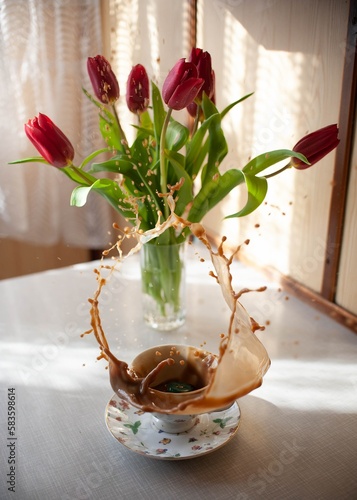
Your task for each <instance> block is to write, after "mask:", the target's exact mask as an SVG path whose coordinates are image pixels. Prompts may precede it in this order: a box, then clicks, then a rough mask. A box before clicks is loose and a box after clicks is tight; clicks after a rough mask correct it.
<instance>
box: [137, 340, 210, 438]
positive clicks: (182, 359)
mask: <svg viewBox="0 0 357 500" xmlns="http://www.w3.org/2000/svg"><path fill="white" fill-rule="evenodd" d="M168 358H171V359H173V360H174V361H175V362H174V364H170V365H167V366H164V367H163V368H162V370H161V371H160V372H159V374H158V375H157V377H156V378H155V380H154V381H153V382H152V383H151V384H150V392H152V393H153V394H154V395H155V401H156V402H157V403H158V404H157V409H158V411H157V412H153V413H152V415H153V423H154V425H155V426H156V427H157V428H158V429H160V430H162V431H165V432H168V433H180V432H185V431H187V430H189V429H190V428H191V427H193V425H194V424H195V419H196V415H190V414H181V412H180V414H178V413H174V414H168V413H162V412H160V409H162V410H167V408H168V407H169V408H171V407H172V408H174V407H177V406H178V405H179V404H180V403H183V402H185V401H187V400H189V399H192V398H195V397H198V396H200V394H201V393H202V392H203V391H204V390H205V388H206V386H207V384H208V383H209V380H210V378H211V375H212V370H213V369H214V368H215V367H216V365H217V359H216V357H215V356H214V355H213V354H211V353H209V352H208V351H205V350H202V349H198V348H196V347H193V346H187V345H172V344H168V345H161V346H156V347H152V348H150V349H147V350H146V351H143V352H142V353H140V354H139V355H138V356H136V358H135V359H134V360H133V362H132V364H131V369H132V370H133V371H134V372H135V374H136V375H137V376H138V377H143V378H144V377H146V376H147V375H148V374H149V373H150V372H151V371H152V370H154V369H155V368H156V366H157V365H158V364H159V363H160V362H161V361H163V360H165V359H168ZM176 390H179V391H181V392H172V391H176ZM183 413H184V412H183Z"/></svg>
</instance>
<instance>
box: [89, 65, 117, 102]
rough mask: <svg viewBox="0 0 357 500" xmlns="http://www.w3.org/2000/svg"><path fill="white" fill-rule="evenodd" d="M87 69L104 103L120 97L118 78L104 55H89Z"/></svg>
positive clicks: (99, 97)
mask: <svg viewBox="0 0 357 500" xmlns="http://www.w3.org/2000/svg"><path fill="white" fill-rule="evenodd" d="M87 69H88V74H89V78H90V80H91V83H92V87H93V90H94V93H95V95H96V96H97V98H98V99H99V100H100V102H102V103H104V104H114V102H115V101H117V100H118V99H119V94H120V92H119V83H118V80H117V78H116V76H115V74H114V72H113V70H112V68H111V66H110V64H109V62H108V61H107V60H106V58H105V57H104V56H95V57H88V60H87Z"/></svg>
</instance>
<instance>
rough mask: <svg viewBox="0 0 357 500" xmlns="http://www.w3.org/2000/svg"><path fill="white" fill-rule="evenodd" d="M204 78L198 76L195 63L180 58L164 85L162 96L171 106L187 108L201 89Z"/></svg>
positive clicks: (173, 107) (178, 108)
mask: <svg viewBox="0 0 357 500" xmlns="http://www.w3.org/2000/svg"><path fill="white" fill-rule="evenodd" d="M203 84H204V80H203V79H202V78H198V77H197V68H196V66H195V65H194V64H193V63H189V62H186V61H185V59H180V60H179V61H178V62H177V63H176V64H175V66H174V67H173V68H172V70H171V71H170V72H169V74H168V75H167V77H166V80H165V82H164V84H163V86H162V97H163V99H164V101H165V103H166V104H167V105H168V106H169V108H172V109H175V110H180V109H183V108H186V107H187V106H188V105H189V104H190V103H191V102H192V101H193V100H194V99H195V98H196V96H197V94H198V93H199V91H200V90H201V87H202V85H203Z"/></svg>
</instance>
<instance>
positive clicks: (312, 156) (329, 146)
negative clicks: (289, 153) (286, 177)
mask: <svg viewBox="0 0 357 500" xmlns="http://www.w3.org/2000/svg"><path fill="white" fill-rule="evenodd" d="M339 142H340V140H339V139H338V127H337V125H336V124H335V125H328V126H327V127H324V128H320V129H319V130H316V131H315V132H311V134H308V135H306V136H305V137H303V138H302V139H300V141H299V142H298V143H297V144H295V146H294V147H293V151H296V152H297V153H302V154H303V155H304V156H305V157H306V158H307V159H308V161H309V162H310V165H307V164H306V163H304V162H303V161H301V160H299V159H298V158H292V159H291V161H290V164H291V165H292V166H293V167H295V168H297V169H299V170H304V169H305V168H309V167H311V166H312V165H314V164H315V163H317V162H318V161H320V160H321V159H322V158H323V157H324V156H326V155H327V154H328V153H330V152H331V151H332V150H333V149H335V148H337V146H338V145H339Z"/></svg>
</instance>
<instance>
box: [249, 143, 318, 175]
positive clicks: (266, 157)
mask: <svg viewBox="0 0 357 500" xmlns="http://www.w3.org/2000/svg"><path fill="white" fill-rule="evenodd" d="M287 158H299V159H300V160H301V161H303V162H304V163H309V162H308V160H307V159H306V158H305V156H304V155H302V154H301V153H296V152H295V151H290V149H276V150H275V151H269V152H268V153H263V154H261V155H259V156H256V157H255V158H253V159H252V160H251V161H250V162H249V163H247V165H246V166H245V167H244V168H243V172H244V173H245V174H248V175H257V174H259V173H260V172H263V170H265V169H266V168H268V167H271V166H272V165H275V163H279V162H280V161H283V160H286V159H287Z"/></svg>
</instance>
